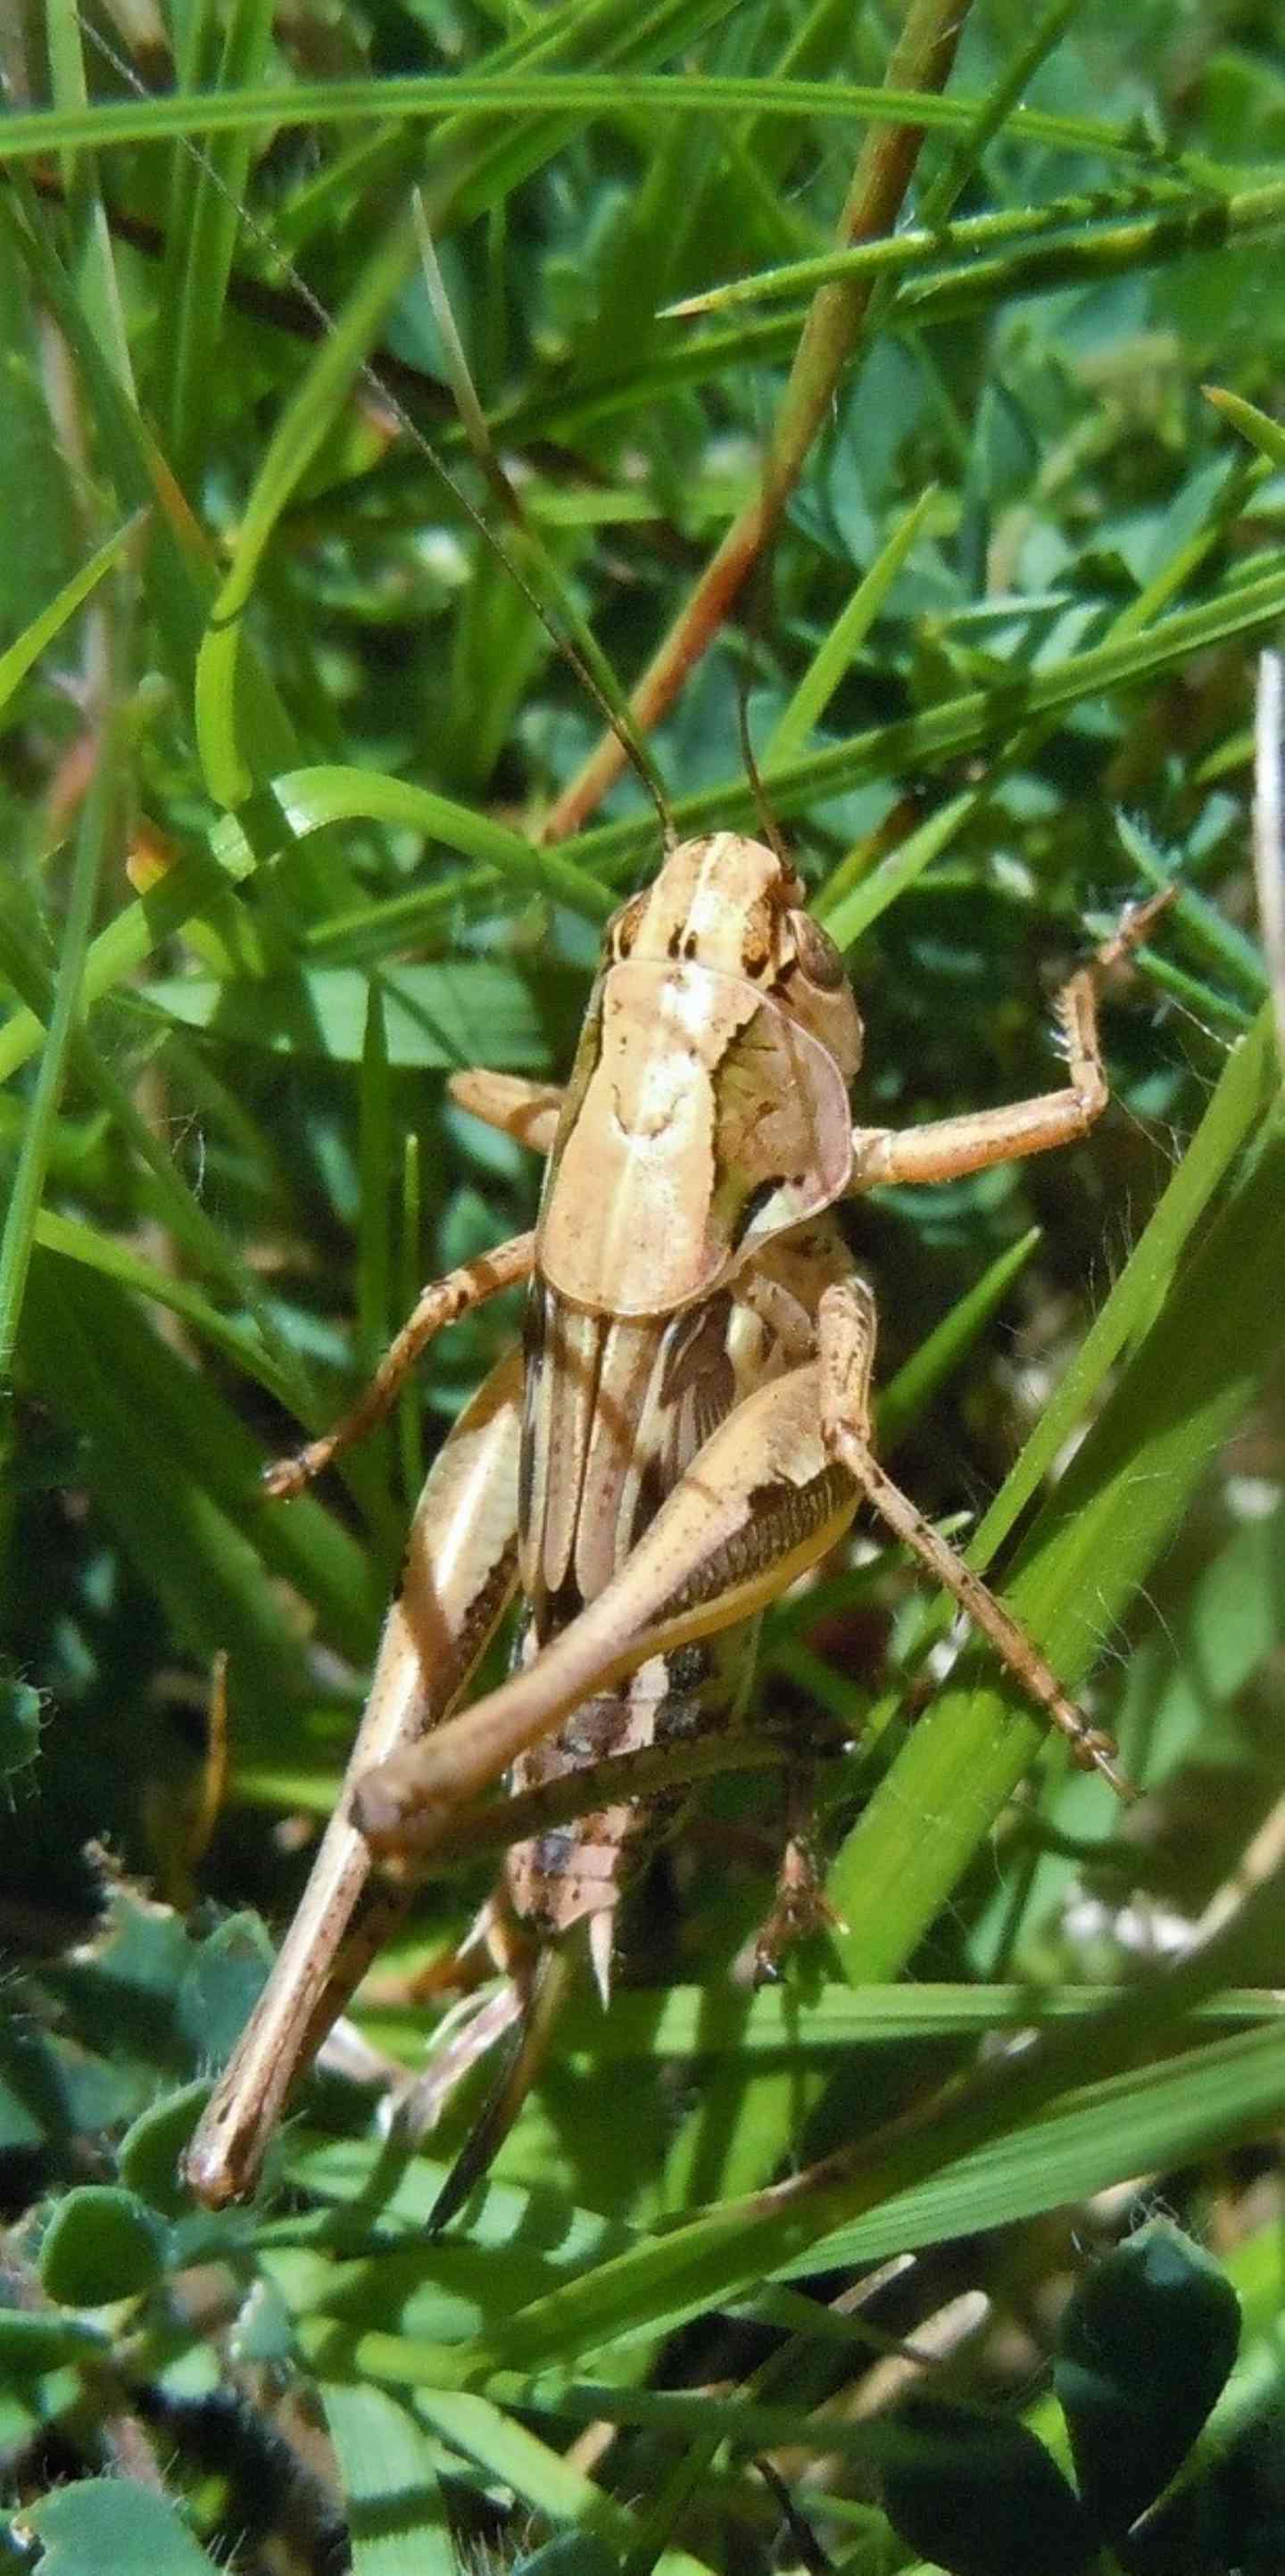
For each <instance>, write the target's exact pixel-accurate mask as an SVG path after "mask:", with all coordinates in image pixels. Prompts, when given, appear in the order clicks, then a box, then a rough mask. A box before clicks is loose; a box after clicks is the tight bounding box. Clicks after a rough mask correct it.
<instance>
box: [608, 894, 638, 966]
mask: <svg viewBox="0 0 1285 2576" xmlns="http://www.w3.org/2000/svg"><path fill="white" fill-rule="evenodd" d="M646 909H647V897H646V895H645V894H633V895H631V896H630V898H629V901H628V903H622V905H621V907H620V910H619V912H613V914H612V916H611V919H610V921H609V922H608V924H607V933H606V936H607V941H608V944H609V946H610V949H611V953H612V956H613V957H616V958H624V957H627V956H628V955H629V951H630V949H631V948H632V947H633V944H634V941H635V939H636V938H637V936H638V925H639V923H640V921H641V920H642V917H643V914H644V913H645V911H646Z"/></svg>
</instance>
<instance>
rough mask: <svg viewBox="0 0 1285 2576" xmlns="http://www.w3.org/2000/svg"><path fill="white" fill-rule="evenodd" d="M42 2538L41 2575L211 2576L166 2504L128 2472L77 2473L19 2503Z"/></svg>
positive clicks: (203, 2558)
mask: <svg viewBox="0 0 1285 2576" xmlns="http://www.w3.org/2000/svg"><path fill="white" fill-rule="evenodd" d="M22 2519H23V2521H24V2523H27V2524H29V2525H30V2527H31V2529H32V2530H33V2531H34V2532H35V2533H36V2535H37V2538H38V2539H40V2540H41V2541H42V2542H43V2543H44V2556H43V2558H42V2559H41V2561H40V2567H41V2576H104V2571H105V2570H106V2569H108V2568H110V2570H111V2576H211V2570H212V2568H213V2566H214V2561H213V2559H212V2558H207V2557H206V2554H205V2551H204V2550H203V2549H198V2547H197V2545H196V2542H195V2541H194V2540H193V2539H192V2537H191V2534H190V2533H189V2532H187V2531H185V2530H184V2528H183V2525H182V2523H181V2522H180V2520H179V2518H178V2515H177V2513H176V2512H175V2510H174V2508H173V2506H172V2505H169V2504H167V2503H166V2502H165V2499H164V2497H163V2496H159V2495H155V2494H153V2492H152V2491H151V2489H150V2488H148V2487H143V2486H136V2485H135V2484H134V2483H133V2481H132V2480H131V2479H128V2478H82V2479H80V2480H79V2481H78V2482H77V2483H76V2484H75V2485H73V2486H66V2487H59V2488H57V2489H56V2490H55V2492H54V2493H53V2494H52V2495H48V2496H44V2497H42V2498H41V2500H40V2502H39V2503H37V2504H33V2505H26V2506H24V2508H23V2516H22Z"/></svg>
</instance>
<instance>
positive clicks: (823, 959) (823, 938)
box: [790, 912, 844, 993]
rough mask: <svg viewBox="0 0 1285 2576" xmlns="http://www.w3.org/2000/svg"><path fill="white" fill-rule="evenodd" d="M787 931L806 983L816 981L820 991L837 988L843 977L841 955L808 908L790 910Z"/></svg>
mask: <svg viewBox="0 0 1285 2576" xmlns="http://www.w3.org/2000/svg"><path fill="white" fill-rule="evenodd" d="M790 931H791V935H792V937H793V940H794V954H795V956H796V957H797V959H798V962H799V970H800V972H801V973H802V974H804V975H806V977H807V979H808V982H809V984H815V985H816V986H817V987H818V988H819V990H820V991H821V992H823V993H834V992H837V991H838V989H839V986H840V985H841V984H842V982H843V980H844V977H843V959H842V958H841V956H840V955H839V951H838V949H837V948H836V947H835V944H834V941H833V940H832V938H831V937H830V934H829V932H828V930H823V929H822V927H821V924H820V922H819V921H814V920H813V918H812V915H811V913H810V912H792V913H791V915H790Z"/></svg>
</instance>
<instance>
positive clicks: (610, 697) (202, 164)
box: [76, 9, 675, 847]
mask: <svg viewBox="0 0 1285 2576" xmlns="http://www.w3.org/2000/svg"><path fill="white" fill-rule="evenodd" d="M76 17H77V23H78V25H79V27H80V31H81V34H82V35H83V36H84V37H86V38H87V39H88V42H89V43H90V45H91V46H93V48H94V49H95V51H96V52H97V53H98V54H100V55H101V56H102V58H103V60H104V61H105V62H107V63H109V64H110V66H111V68H112V70H113V71H114V72H115V73H116V75H117V77H118V78H119V79H120V80H123V81H124V83H125V85H126V87H127V88H128V89H131V90H132V91H133V93H134V96H135V97H136V98H141V99H148V98H150V97H151V96H152V92H151V91H150V90H149V89H148V86H147V83H146V82H145V81H144V80H143V79H142V78H141V76H140V74H139V73H138V72H137V71H136V70H135V67H134V65H133V63H132V62H131V61H130V60H129V57H128V55H127V54H123V53H121V52H119V51H118V50H117V48H116V46H115V45H113V44H112V42H111V40H110V38H109V37H107V36H105V35H103V34H102V32H101V30H100V29H99V28H98V27H96V26H94V25H92V24H91V22H90V20H89V19H88V18H87V17H85V16H84V15H83V14H82V12H81V11H80V10H79V9H77V12H76ZM177 140H178V142H179V143H180V144H181V146H182V148H183V150H184V151H185V152H186V153H187V154H188V156H189V158H190V159H191V160H193V161H194V162H195V163H196V165H197V167H198V169H199V170H200V171H201V172H202V173H203V175H204V177H205V178H206V179H207V180H208V181H209V183H210V185H211V186H212V187H214V188H216V189H217V190H218V192H219V195H220V196H221V197H222V198H223V199H224V201H225V203H226V204H228V205H229V206H231V207H232V208H233V211H234V212H235V214H236V217H237V220H238V222H239V223H241V224H243V225H244V227H245V230H246V231H247V232H248V233H249V234H251V235H252V236H253V238H254V239H255V240H256V241H257V242H258V244H259V246H260V248H261V249H262V250H264V251H265V252H266V253H267V255H268V257H269V258H270V259H271V260H273V261H274V262H275V263H276V265H277V266H278V267H279V268H280V270H281V272H282V273H283V275H284V276H286V277H287V278H288V279H289V281H290V284H291V286H292V287H293V288H294V291H295V293H296V295H297V296H298V297H299V299H300V302H301V303H302V304H303V306H304V307H305V309H306V311H307V312H308V313H310V314H311V316H312V318H313V320H314V322H316V323H317V325H318V326H319V328H320V330H321V331H322V332H323V333H324V332H328V331H329V330H330V328H331V323H332V316H331V315H330V314H329V313H328V312H327V310H326V307H325V305H324V304H323V302H322V300H321V298H320V296H319V295H316V294H314V292H313V289H312V288H311V286H310V285H309V284H308V281H307V279H306V277H304V275H303V274H302V271H301V270H300V269H299V268H297V267H296V265H295V263H294V261H293V260H292V259H291V257H290V255H289V253H288V251H286V250H284V249H283V248H282V246H281V244H280V243H279V242H278V241H277V240H276V239H275V238H274V236H273V234H272V231H271V229H270V227H269V226H268V225H267V224H265V223H263V222H262V221H261V220H260V218H259V216H257V215H256V214H255V213H254V211H253V208H252V207H250V206H248V205H246V204H245V203H244V201H243V200H242V199H240V198H238V197H237V196H236V195H235V193H234V192H233V190H232V189H230V188H229V187H228V186H227V184H226V182H225V180H224V178H223V176H222V173H221V172H220V171H219V170H218V169H216V167H215V165H214V163H213V161H212V160H211V159H210V156H209V154H208V153H207V152H205V151H203V150H202V148H201V145H200V144H199V143H198V142H197V141H196V140H195V139H194V137H193V136H192V135H190V134H180V135H179V136H178V137H177ZM420 222H421V231H420V239H421V247H422V246H423V243H424V240H425V237H426V233H427V225H426V223H425V222H424V221H423V217H422V210H421V215H420ZM432 266H433V267H434V268H435V267H436V261H435V260H433V261H432ZM428 282H429V294H430V300H431V301H432V302H433V305H434V310H435V311H437V312H438V313H439V321H440V308H439V305H438V299H437V296H436V295H435V293H434V290H433V285H432V279H431V275H430V277H429V281H428ZM439 282H440V280H439ZM443 292H444V290H443ZM443 336H444V338H445V340H446V343H447V346H448V349H449V348H450V347H451V344H452V342H453V343H454V347H455V349H456V350H457V351H459V354H460V356H461V359H462V354H463V353H462V350H459V340H458V334H457V333H456V332H455V330H454V324H453V321H452V324H451V328H450V330H449V331H448V332H445V333H444V335H443ZM357 376H358V378H359V380H360V381H361V382H362V383H364V384H366V385H367V386H368V387H369V388H370V390H371V392H372V393H374V394H376V395H377V396H378V398H379V401H380V403H381V404H384V405H386V406H387V408H388V409H389V410H390V411H391V413H392V415H393V418H394V420H395V421H396V422H397V425H398V428H399V429H401V430H403V431H404V432H405V434H406V436H407V437H408V438H409V439H410V441H411V443H412V445H413V446H414V447H415V448H416V449H417V450H418V452H419V454H420V455H421V456H422V457H423V459H424V462H425V464H426V465H428V466H429V467H430V469H431V471H432V472H433V473H434V474H435V475H436V476H437V478H438V481H439V482H440V483H441V484H442V486H443V488H444V489H445V490H446V491H448V492H449V493H450V495H451V498H452V500H453V501H454V502H455V504H456V507H457V508H458V509H459V510H461V511H462V512H463V515H464V517H465V518H466V519H467V520H468V521H469V524H470V525H471V526H472V527H473V528H474V529H476V531H477V534H478V535H479V536H480V537H481V538H482V540H483V543H484V544H486V545H488V546H489V547H490V548H491V551H492V553H493V554H494V555H495V557H496V558H497V560H498V561H499V562H500V563H501V564H502V565H503V567H504V570H505V571H506V573H507V574H508V575H509V578H510V580H511V581H512V582H513V583H514V584H515V586H516V588H517V590H518V591H519V593H520V594H521V596H522V598H523V599H524V600H525V601H526V604H527V606H528V608H529V609H530V610H531V613H532V615H533V616H534V617H536V618H538V620H539V622H540V625H541V626H542V627H543V628H544V631H545V634H546V635H547V636H548V638H549V641H550V643H551V644H552V646H553V648H554V651H555V652H556V653H559V654H560V655H561V656H562V659H563V661H564V662H565V663H566V665H567V667H568V669H569V670H571V671H573V672H574V674H575V676H576V678H577V679H578V681H579V682H580V685H581V687H582V688H583V689H585V690H586V691H587V692H588V695H589V696H590V698H591V699H592V700H593V703H594V705H595V706H596V708H597V710H598V713H599V715H600V716H601V717H602V719H603V721H604V723H605V724H607V725H608V726H609V727H610V729H611V731H612V732H613V733H614V734H615V736H616V739H617V741H618V742H619V744H620V747H621V750H622V751H623V752H624V755H625V758H626V759H627V761H628V762H629V764H630V767H631V768H632V770H633V771H634V774H635V776H636V777H637V778H638V780H639V782H640V783H641V785H642V786H643V787H644V788H645V790H646V792H647V794H648V796H649V797H650V798H651V801H652V803H653V805H654V806H655V808H656V811H657V814H658V815H659V818H660V825H661V830H662V832H663V834H664V837H665V842H666V846H667V847H668V846H669V845H671V844H672V843H673V841H674V839H675V831H674V818H673V814H672V812H671V810H670V805H669V800H668V797H667V796H666V793H665V788H664V784H663V782H662V780H661V777H660V774H659V771H658V770H657V768H656V765H655V763H654V761H653V760H652V758H651V755H650V753H649V752H648V750H647V749H646V746H645V744H644V743H643V741H642V739H641V737H640V736H639V734H638V732H637V730H636V728H635V727H634V726H633V724H632V723H631V722H630V720H629V717H628V712H627V709H626V707H625V703H624V700H623V697H622V695H621V693H620V692H619V691H618V690H617V689H616V688H615V686H614V681H613V680H612V678H611V675H610V674H609V672H608V669H607V665H606V664H605V662H604V661H603V658H602V656H601V654H600V653H599V649H598V646H597V644H596V642H595V641H594V640H593V638H592V637H591V636H590V634H589V631H588V628H587V627H585V626H583V625H580V623H579V620H577V621H576V622H577V625H578V626H579V635H578V639H573V637H572V636H571V635H570V634H569V633H568V632H567V630H566V627H565V626H563V625H560V624H559V622H558V619H557V618H556V617H555V616H553V614H552V613H551V611H550V610H549V609H548V608H546V606H545V604H544V601H543V600H542V599H541V598H540V596H539V594H538V592H537V591H536V590H535V589H534V587H533V585H532V583H531V582H530V581H529V580H528V579H527V576H526V574H525V573H524V572H523V570H522V568H521V566H520V565H519V563H518V562H517V561H516V559H515V557H514V555H513V554H512V553H511V552H510V550H509V548H508V547H507V546H506V545H505V544H504V542H503V540H502V539H501V538H500V537H498V536H497V535H496V532H495V530H494V528H493V527H492V526H491V523H490V521H489V519H488V518H487V517H486V514H485V512H484V511H482V510H479V508H478V506H477V504H476V502H475V501H472V500H470V498H469V495H468V493H467V492H466V491H465V490H464V488H463V486H462V485H461V484H460V483H458V482H457V481H456V479H455V476H454V475H453V474H452V472H451V469H450V467H449V465H447V464H446V463H445V461H444V460H443V458H442V457H441V456H439V455H438V453H437V450H436V448H435V447H434V446H433V443H432V440H431V439H429V438H426V437H425V435H424V432H423V430H422V429H421V428H420V426H419V423H418V421H416V420H414V419H413V418H412V416H411V414H410V412H409V411H408V410H407V408H406V405H405V404H404V402H403V401H402V399H401V397H400V395H399V394H398V393H397V392H396V391H395V389H394V388H393V386H392V385H390V384H388V383H386V382H385V380H384V378H383V377H382V376H381V374H380V372H379V368H378V366H377V365H376V364H374V362H373V361H372V360H370V359H369V358H363V359H362V360H360V361H359V363H358V367H357ZM470 393H471V387H470ZM457 399H458V387H457ZM474 410H475V411H476V416H477V420H478V421H480V422H481V428H482V436H483V439H484V440H485V444H486V453H481V452H480V451H479V450H478V449H477V446H476V440H475V437H474V427H473V425H472V423H471V421H470V412H471V411H474ZM462 416H463V418H464V421H465V426H466V429H468V431H469V435H470V439H471V441H472V442H473V443H474V452H475V453H477V454H478V455H479V462H480V463H481V466H482V470H483V473H484V474H485V475H486V479H487V481H488V483H489V484H490V486H491V488H492V490H493V491H495V492H496V493H497V495H500V494H503V495H505V496H507V497H506V499H505V507H506V508H508V509H509V510H510V512H511V514H512V516H513V518H514V522H515V525H517V526H519V527H522V526H524V525H525V520H524V514H523V512H522V509H521V505H520V503H519V501H518V498H517V494H516V493H515V492H514V490H513V486H512V484H511V483H510V481H509V478H508V476H507V475H506V474H505V472H504V469H503V466H502V465H501V464H500V460H499V458H498V456H497V455H496V454H495V450H494V448H493V446H492V445H491V442H490V432H489V430H488V429H487V428H486V425H485V422H484V420H482V415H481V411H480V407H479V406H477V405H476V402H475V400H474V402H473V403H472V404H470V403H469V402H468V401H467V400H466V401H465V402H464V404H463V406H462ZM544 569H545V572H546V575H547V574H549V572H550V570H551V565H550V560H549V558H547V557H545V558H544ZM561 606H562V609H563V613H564V615H567V616H571V615H572V614H573V613H574V612H573V611H572V610H571V609H570V607H569V603H568V600H567V597H566V595H565V593H563V594H562V597H561Z"/></svg>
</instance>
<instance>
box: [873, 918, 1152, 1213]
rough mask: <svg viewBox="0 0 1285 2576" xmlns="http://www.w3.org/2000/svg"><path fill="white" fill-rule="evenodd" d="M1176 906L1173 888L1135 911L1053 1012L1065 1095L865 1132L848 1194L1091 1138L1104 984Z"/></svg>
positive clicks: (1102, 1083)
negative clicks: (1159, 917)
mask: <svg viewBox="0 0 1285 2576" xmlns="http://www.w3.org/2000/svg"><path fill="white" fill-rule="evenodd" d="M1169 899H1170V890H1169V889H1168V888H1167V887H1166V888H1165V890H1164V891H1163V892H1162V893H1161V894H1158V895H1153V896H1152V897H1150V899H1149V900H1148V901H1147V902H1146V903H1140V904H1135V905H1134V906H1133V907H1132V908H1131V910H1130V911H1129V912H1128V913H1127V914H1126V915H1125V918H1124V920H1123V921H1122V922H1121V925H1120V927H1119V929H1118V930H1117V931H1116V932H1115V934H1114V936H1113V937H1112V938H1111V939H1109V940H1107V941H1105V942H1104V944H1103V946H1102V947H1101V948H1100V949H1099V950H1098V952H1097V955H1096V956H1095V957H1094V958H1092V959H1091V960H1090V962H1089V964H1088V965H1087V966H1082V967H1081V968H1080V971H1079V973H1078V974H1077V975H1073V976H1072V977H1071V980H1070V982H1069V984H1064V985H1063V987H1062V990H1061V992H1060V993H1059V994H1058V996H1057V1000H1056V1001H1055V1003H1054V1006H1053V1008H1054V1016H1055V1017H1056V1019H1057V1022H1058V1025H1059V1027H1060V1029H1061V1031H1062V1035H1063V1038H1064V1041H1065V1045H1066V1053H1067V1064H1068V1070H1069V1072H1070V1077H1071V1078H1070V1081H1069V1082H1068V1083H1067V1084H1066V1085H1065V1087H1064V1088H1063V1089H1062V1090H1060V1091H1042V1092H1040V1093H1039V1094H1038V1095H1037V1096H1036V1098H1035V1099H1033V1100H1013V1101H1010V1102H1009V1103H1008V1105H1007V1107H1005V1108H1003V1109H977V1110H969V1111H967V1112H966V1113H965V1114H964V1116H963V1117H962V1118H937V1119H933V1120H931V1121H930V1122H929V1124H928V1125H927V1126H924V1127H907V1128H905V1129H903V1130H901V1131H900V1132H899V1131H898V1130H897V1129H895V1128H892V1127H858V1128H857V1129H856V1130H855V1132H854V1134H853V1139H852V1179H851V1182H850V1184H849V1187H850V1188H851V1189H852V1190H854V1191H856V1190H869V1189H874V1188H876V1187H877V1186H882V1185H883V1184H884V1183H887V1182H907V1181H954V1180H959V1179H961V1178H962V1177H963V1175H964V1174H965V1173H966V1172H980V1171H984V1170H985V1169H986V1167H987V1165H988V1164H991V1163H1012V1162H1017V1161H1018V1160H1019V1159H1020V1158H1021V1157H1022V1156H1023V1155H1025V1154H1046V1153H1048V1152H1049V1151H1050V1150H1051V1149H1052V1148H1053V1147H1055V1146H1058V1145H1070V1144H1073V1143H1074V1141H1075V1139H1076V1138H1077V1137H1078V1136H1084V1135H1087V1133H1088V1130H1089V1129H1090V1127H1091V1126H1092V1125H1093V1122H1094V1120H1095V1118H1099V1117H1100V1116H1101V1114H1102V1111H1103V1110H1104V1109H1105V1107H1106V1105H1107V1101H1108V1099H1109V1097H1110V1091H1109V1086H1108V1083H1107V1077H1106V1068H1105V1066H1104V1065H1103V1062H1102V1051H1101V1047H1100V1045H1099V1042H1098V1010H1097V997H1098V988H1099V985H1100V983H1101V980H1102V977H1103V975H1104V973H1105V972H1106V970H1107V968H1108V967H1110V966H1114V965H1117V964H1118V963H1119V962H1120V960H1121V959H1122V958H1123V957H1125V956H1127V955H1128V952H1129V950H1130V949H1131V948H1134V947H1136V946H1137V943H1138V941H1139V940H1140V939H1142V938H1144V937H1145V935H1146V932H1147V930H1148V929H1149V928H1150V925H1151V923H1152V921H1153V920H1154V918H1155V915H1156V914H1157V912H1159V911H1160V910H1161V909H1162V907H1163V906H1164V905H1165V904H1167V903H1168V901H1169Z"/></svg>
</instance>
